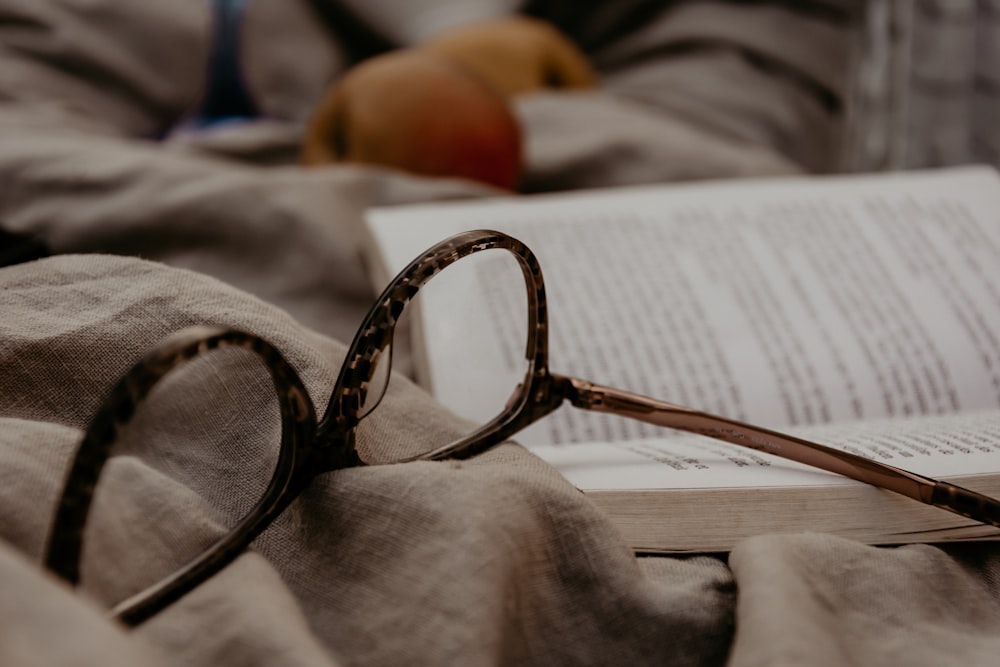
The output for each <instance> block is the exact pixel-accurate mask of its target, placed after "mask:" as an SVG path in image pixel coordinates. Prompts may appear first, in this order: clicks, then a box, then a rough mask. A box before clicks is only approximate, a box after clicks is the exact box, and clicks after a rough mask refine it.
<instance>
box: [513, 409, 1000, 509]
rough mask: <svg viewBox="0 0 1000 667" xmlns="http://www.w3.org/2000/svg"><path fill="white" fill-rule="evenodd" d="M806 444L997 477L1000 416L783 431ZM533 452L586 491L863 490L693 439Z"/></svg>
mask: <svg viewBox="0 0 1000 667" xmlns="http://www.w3.org/2000/svg"><path fill="white" fill-rule="evenodd" d="M788 432H789V433H791V434H793V435H797V436H799V437H801V438H805V439H807V440H811V441H815V442H821V443H823V444H825V445H829V446H831V447H835V448H838V449H842V450H846V451H849V452H852V453H854V454H858V455H859V456H864V457H866V458H870V459H875V460H876V461H881V462H883V463H887V464H889V465H892V466H895V467H897V468H903V469H904V470H908V471H911V472H915V473H918V474H922V475H926V476H928V477H933V478H936V479H940V478H953V479H956V480H957V481H959V483H961V481H960V478H962V477H965V476H970V475H977V474H990V473H992V474H996V473H998V472H1000V411H997V410H987V411H977V412H967V413H962V414H957V415H954V414H953V415H943V416H930V417H918V418H914V419H906V420H899V419H876V420H871V421H865V422H844V423H839V424H823V425H814V426H804V427H797V428H792V429H788ZM532 451H533V452H534V453H535V454H537V455H538V456H540V457H541V458H543V459H545V460H546V461H548V462H549V463H551V464H552V465H553V466H554V467H555V468H556V469H557V470H559V472H560V473H562V474H563V476H565V477H566V478H567V479H568V480H569V481H570V482H571V483H572V484H573V485H575V486H576V487H577V488H580V489H583V490H585V491H600V490H617V491H625V490H639V489H686V488H736V487H750V488H753V487H775V486H782V487H787V486H812V485H823V484H837V485H851V484H862V482H857V481H854V480H852V479H849V478H847V477H843V476H841V475H837V474H834V473H831V472H826V471H824V470H819V469H817V468H811V467H809V466H806V465H802V464H800V463H796V462H794V461H788V460H785V459H781V458H778V457H776V456H772V455H770V454H767V453H765V452H759V451H755V450H752V449H747V448H742V447H737V446H736V445H731V444H729V443H726V442H720V441H717V440H712V439H710V438H705V437H701V436H696V435H683V436H677V437H671V438H660V439H650V440H632V441H626V442H617V443H570V444H565V445H538V446H535V447H533V448H532Z"/></svg>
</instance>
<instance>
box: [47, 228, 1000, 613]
mask: <svg viewBox="0 0 1000 667" xmlns="http://www.w3.org/2000/svg"><path fill="white" fill-rule="evenodd" d="M488 250H502V251H507V252H508V253H510V255H513V257H514V259H515V260H516V264H517V266H518V267H519V269H520V271H519V275H520V277H519V278H518V281H519V280H520V279H521V278H523V281H524V286H525V288H526V290H525V292H524V294H525V297H526V299H525V302H526V306H527V308H526V311H527V324H526V327H525V328H526V339H525V347H524V361H526V364H525V365H524V367H523V369H524V372H523V375H521V376H520V378H519V381H517V382H515V384H516V387H515V388H514V392H513V394H511V396H510V398H509V399H508V400H507V401H506V403H505V404H503V405H502V406H500V405H498V406H497V407H498V408H499V409H500V412H499V414H498V415H497V416H495V417H494V418H492V419H490V420H488V421H487V422H486V423H485V425H482V426H480V427H478V428H475V429H473V430H472V431H471V433H469V434H468V435H466V436H464V437H461V438H459V439H457V440H455V441H453V442H448V443H443V444H442V445H441V446H436V447H434V448H430V449H429V450H428V451H424V452H421V453H419V454H417V455H415V456H407V457H405V458H395V459H391V460H389V461H378V462H387V463H402V462H406V461H414V460H439V459H449V458H467V457H471V456H475V455H477V454H480V453H482V452H484V451H486V450H488V449H490V448H491V447H493V446H495V445H496V444H498V443H500V442H503V441H504V440H507V439H509V438H510V437H512V436H513V435H515V434H516V433H518V432H519V431H522V430H523V429H525V428H526V427H527V426H529V425H531V424H533V423H535V422H537V421H538V420H540V419H541V418H542V417H545V416H546V415H548V414H549V413H551V412H552V411H554V410H555V409H556V408H557V407H559V406H560V405H561V404H562V403H563V402H565V401H569V402H570V403H571V404H572V405H573V406H575V407H578V408H582V409H584V410H590V411H596V412H603V413H610V414H614V415H619V416H623V417H630V418H632V419H635V420H639V421H641V422H646V423H649V424H653V425H656V426H664V427H669V428H673V429H679V430H682V431H688V432H693V433H699V434H702V435H705V436H709V437H711V438H716V439H719V440H723V441H726V442H730V443H733V444H735V445H739V446H742V447H748V448H751V449H755V450H760V451H764V452H768V453H770V454H774V455H776V456H779V457H783V458H786V459H790V460H793V461H798V462H800V463H804V464H806V465H810V466H814V467H816V468H821V469H823V470H827V471H830V472H834V473H838V474H840V475H845V476H847V477H850V478H853V479H855V480H859V481H862V482H867V483H869V484H873V485H875V486H878V487H881V488H884V489H888V490H891V491H895V492H896V493H900V494H902V495H904V496H907V497H909V498H912V499H914V500H918V501H920V502H922V503H927V504H930V505H935V506H937V507H940V508H943V509H946V510H949V511H951V512H955V513H957V514H961V515H963V516H966V517H969V518H972V519H974V520H976V521H980V522H983V523H986V524H991V525H994V526H998V527H1000V501H997V500H994V499H992V498H989V497H987V496H984V495H982V494H979V493H976V492H974V491H970V490H967V489H964V488H961V487H958V486H955V485H953V484H950V483H947V482H941V481H937V480H934V479H931V478H928V477H924V476H921V475H917V474H914V473H911V472H907V471H905V470H901V469H898V468H895V467H892V466H889V465H885V464H883V463H879V462H877V461H874V460H870V459H867V458H864V457H862V456H858V455H855V454H851V453H848V452H844V451H840V450H837V449H833V448H830V447H827V446H824V445H821V444H817V443H814V442H809V441H807V440H803V439H800V438H796V437H792V436H789V435H783V434H781V433H777V432H775V431H771V430H768V429H763V428H759V427H756V426H751V425H749V424H745V423H742V422H738V421H734V420H730V419H727V418H724V417H719V416H715V415H711V414H708V413H705V412H700V411H698V410H693V409H691V408H687V407H682V406H680V405H675V404H672V403H666V402H663V401H659V400H655V399H652V398H648V397H645V396H641V395H639V394H635V393H631V392H628V391H622V390H619V389H613V388H611V387H606V386H602V385H598V384H595V383H592V382H588V381H586V380H581V379H578V378H575V377H569V376H564V375H557V374H555V373H552V372H551V371H550V370H549V364H548V357H549V355H548V322H547V308H546V299H545V289H544V285H543V282H542V272H541V268H540V267H539V265H538V261H537V260H536V258H535V256H534V254H533V253H532V252H531V251H530V250H529V249H528V247H527V246H525V245H524V244H523V243H521V242H520V241H518V240H517V239H514V238H512V237H510V236H507V235H506V234H502V233H500V232H495V231H474V232H465V233H462V234H459V235H457V236H454V237H452V238H450V239H447V240H445V241H443V242H441V243H438V244H437V245H435V246H433V247H432V248H430V249H429V250H427V251H426V252H425V253H423V254H422V255H421V256H419V257H418V258H417V259H415V260H414V261H413V262H411V263H410V264H409V265H408V266H407V267H406V268H405V269H404V270H403V271H402V272H401V273H400V274H399V275H398V276H397V277H396V278H395V279H394V280H393V281H392V282H391V283H390V284H389V286H388V287H386V288H385V290H384V291H383V292H382V294H381V296H380V297H379V298H378V300H377V301H376V303H375V305H374V306H373V307H372V308H371V310H370V311H369V312H368V315H367V316H366V318H365V320H364V322H363V324H362V325H361V327H360V329H359V330H358V332H357V334H356V335H355V337H354V340H353V342H352V343H351V345H350V347H349V349H348V352H347V356H346V359H345V361H344V363H343V365H342V367H341V370H340V373H339V376H338V377H337V381H336V384H335V385H334V388H333V392H332V394H331V396H330V401H329V404H328V408H327V410H326V413H325V414H324V415H323V417H322V419H319V420H318V421H317V418H316V410H315V408H314V407H313V402H312V400H311V399H310V397H309V394H308V393H307V391H306V388H305V385H304V383H303V381H302V379H301V378H300V377H299V375H298V374H297V373H296V371H295V369H294V368H292V366H291V365H290V364H289V363H288V362H287V361H286V360H285V358H284V357H283V356H282V354H281V353H280V352H279V351H278V350H277V349H276V348H275V347H274V346H272V345H271V344H270V343H268V342H267V341H265V340H263V339H261V338H260V337H257V336H255V335H252V334H249V333H245V332H241V331H235V330H230V329H218V328H210V327H205V326H197V327H192V328H188V329H184V330H182V331H179V332H177V333H176V334H174V335H172V336H170V337H168V338H167V339H165V340H164V341H163V342H162V343H161V344H159V345H158V346H157V347H156V348H154V349H153V350H151V351H150V352H149V353H148V354H146V356H145V357H144V358H143V359H141V360H140V361H139V362H138V363H137V364H136V365H135V366H133V367H132V368H131V370H129V371H128V372H127V373H126V374H125V376H124V377H123V378H122V379H121V380H120V381H119V382H118V384H117V385H116V386H115V387H114V388H113V389H112V391H111V392H110V394H109V395H108V397H107V398H106V399H105V401H104V402H103V404H102V405H101V407H100V408H99V409H98V411H97V413H96V414H95V416H94V418H93V419H92V421H91V422H90V424H89V426H88V427H87V429H86V431H85V433H84V437H83V440H82V442H81V444H80V447H79V449H78V450H77V452H76V454H75V457H74V459H73V461H72V463H71V466H70V469H69V472H68V474H67V477H66V482H65V484H64V487H63V491H62V495H61V497H60V500H59V502H58V504H57V508H56V513H55V518H54V521H53V524H52V528H51V532H50V536H49V541H48V544H47V549H46V556H45V560H46V566H47V567H48V568H49V569H50V570H52V571H53V572H54V573H56V574H57V575H58V576H60V577H62V578H63V579H65V580H66V581H68V582H70V583H71V584H73V585H76V584H78V583H79V580H80V556H81V552H82V549H83V540H84V527H85V525H86V523H87V519H88V514H89V511H90V507H91V504H92V500H93V497H94V491H95V487H96V485H97V482H98V479H99V476H100V474H101V470H102V468H103V467H104V465H105V463H106V462H107V461H108V459H109V457H110V454H111V451H112V449H113V446H114V445H115V442H116V438H117V437H118V434H119V433H120V432H121V430H122V429H123V427H124V426H125V425H126V424H127V423H128V422H129V421H130V420H131V419H132V418H133V415H134V414H135V413H136V410H137V408H138V407H139V405H140V404H141V403H142V402H143V401H144V399H146V398H147V396H148V395H149V394H150V392H151V391H152V389H153V387H154V385H156V384H157V383H158V382H159V381H160V380H161V379H162V378H164V376H166V375H167V374H168V373H170V372H171V371H172V370H174V369H176V368H178V367H180V366H182V365H183V364H185V363H186V362H189V361H192V360H194V359H196V358H200V357H202V356H203V355H207V354H209V353H210V352H212V351H215V350H222V349H225V348H239V349H243V350H247V351H250V352H252V353H254V354H255V355H256V357H257V358H259V360H260V361H261V362H262V363H263V365H264V366H265V367H266V369H267V371H268V372H269V375H270V379H271V382H272V383H273V386H274V390H275V393H276V396H277V404H278V407H279V410H280V423H281V436H280V448H279V450H278V454H277V461H276V463H275V466H274V470H273V473H272V475H271V479H270V482H269V483H268V484H267V486H266V488H265V489H264V491H263V493H262V494H261V496H260V498H259V500H257V501H256V503H255V504H253V506H252V507H251V509H250V510H249V511H248V512H247V513H246V515H245V516H244V518H242V519H241V520H239V521H238V522H237V523H236V525H235V526H233V527H232V528H231V529H230V530H229V532H228V533H227V534H226V535H225V536H224V537H223V538H222V539H220V540H218V541H217V542H216V543H214V544H212V545H211V546H209V547H208V548H207V549H205V550H204V551H203V552H202V553H201V554H200V555H198V556H197V557H195V558H194V559H193V560H191V561H189V562H188V563H187V564H186V565H185V566H183V567H182V568H180V569H179V570H177V571H176V572H174V573H173V574H170V575H169V576H167V577H165V578H163V579H162V580H160V581H159V582H157V583H155V584H153V585H152V586H150V587H148V588H146V589H145V590H143V591H141V592H139V593H138V594H135V595H133V596H131V597H129V598H128V599H126V600H124V601H122V602H120V603H118V604H117V605H116V606H115V607H114V608H113V610H112V612H111V613H112V615H113V616H115V617H117V618H118V619H119V620H121V621H122V622H124V623H126V624H128V625H137V624H139V623H141V622H143V621H144V620H146V619H148V618H150V617H151V616H153V615H154V614H156V613H157V612H159V611H161V610H162V609H164V608H166V607H167V606H169V605H170V604H171V603H173V602H174V601H176V600H178V599H179V598H180V597H182V596H183V595H185V594H186V593H188V592H190V591H191V590H193V589H194V588H195V587H197V586H198V585H199V584H201V583H203V582H204V581H205V580H206V579H208V578H209V577H211V576H212V575H213V574H215V573H217V572H218V571H220V570H221V569H222V568H224V567H225V566H226V565H227V564H229V563H230V562H232V561H233V560H234V559H235V558H236V557H237V556H238V555H239V554H240V553H241V552H242V551H244V550H245V549H246V548H247V547H248V545H249V544H250V543H251V542H252V541H253V540H254V539H255V538H256V537H257V536H258V535H260V533H261V532H262V531H264V530H265V529H266V528H267V527H268V526H269V525H270V524H271V523H272V522H273V521H274V520H275V519H276V518H277V517H278V516H279V515H281V513H282V512H283V511H284V510H285V509H286V508H287V507H288V505H289V504H290V503H291V502H292V501H293V500H294V499H295V498H296V497H298V495H299V494H300V493H301V492H302V491H303V489H305V487H306V486H307V485H308V484H309V482H310V481H311V480H312V479H313V478H315V477H316V476H317V475H320V474H322V473H324V472H329V471H333V470H340V469H344V468H350V467H354V466H363V465H370V464H373V463H375V462H376V461H374V460H373V457H372V456H369V455H367V454H366V452H364V451H359V446H358V443H359V439H358V438H357V437H356V436H357V431H358V428H359V426H360V425H361V424H363V420H365V418H366V417H367V416H368V415H369V414H371V412H372V410H373V409H374V408H375V407H376V406H377V405H378V404H379V402H380V401H381V400H382V397H383V396H384V395H385V392H386V388H387V386H388V384H389V378H390V367H391V363H392V341H393V334H394V331H395V329H396V327H397V323H398V322H399V319H400V317H401V315H402V314H403V311H404V309H406V307H407V304H409V303H410V302H411V301H412V300H413V299H414V297H415V296H416V295H417V292H418V291H419V290H420V289H421V288H422V287H423V286H424V285H425V284H426V283H427V282H428V281H430V280H431V279H432V278H433V277H434V276H436V275H437V274H438V273H439V272H441V271H442V270H444V269H445V268H447V267H448V266H450V265H451V264H454V263H455V262H457V261H458V260H460V259H463V258H465V257H469V256H471V255H474V254H478V253H482V252H484V251H488ZM501 254H503V253H501ZM514 287H515V288H516V287H517V286H516V285H515V286H514ZM517 291H518V293H520V290H519V288H518V289H517Z"/></svg>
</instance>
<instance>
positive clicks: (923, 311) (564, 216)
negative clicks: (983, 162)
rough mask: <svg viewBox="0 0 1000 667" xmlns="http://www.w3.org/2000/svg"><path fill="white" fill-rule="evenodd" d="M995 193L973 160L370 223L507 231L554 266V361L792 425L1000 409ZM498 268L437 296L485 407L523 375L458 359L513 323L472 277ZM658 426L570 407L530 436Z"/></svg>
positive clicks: (396, 236)
mask: <svg viewBox="0 0 1000 667" xmlns="http://www.w3.org/2000/svg"><path fill="white" fill-rule="evenodd" d="M997 210H1000V181H998V179H997V177H996V175H995V173H994V172H992V171H989V170H985V169H982V170H979V169H965V170H951V171H942V172H928V173H916V174H908V175H895V176H885V175H883V176H871V177H850V178H848V177H844V178H830V179H795V180H780V181H774V182H768V181H762V182H757V183H754V182H749V183H748V182H742V183H727V184H704V185H688V186H679V187H659V188H640V189H627V190H620V191H609V192H607V193H596V194H578V195H565V196H547V197H534V198H521V199H517V200H509V201H498V202H495V203H489V204H472V205H469V204H464V205H463V204H459V205H453V206H452V205H444V206H433V207H423V208H420V207H417V208H410V209H402V210H399V211H395V212H393V211H388V212H386V213H385V214H382V213H381V212H380V213H378V214H377V215H375V216H374V217H373V222H372V225H373V226H372V229H373V232H374V233H375V235H376V236H377V237H379V238H381V239H382V240H381V241H380V243H381V244H382V246H383V252H384V253H385V254H384V257H383V259H384V261H385V262H386V263H387V264H388V265H389V266H394V268H401V266H403V265H404V264H405V263H406V262H407V261H409V259H412V257H413V256H414V255H416V254H417V253H418V252H419V251H420V250H421V249H423V247H426V246H429V245H430V244H431V243H433V242H434V241H437V240H440V239H442V238H444V237H446V236H448V235H449V234H451V233H455V232H458V231H461V230H464V229H474V228H493V229H498V230H500V231H505V232H507V233H510V234H512V235H514V236H516V237H518V238H519V239H521V240H522V241H524V242H525V243H526V244H527V245H528V246H529V247H531V248H532V249H533V250H534V251H535V253H536V254H537V256H538V258H539V261H540V263H541V266H542V270H543V272H544V276H545V285H546V289H547V293H548V302H549V321H550V347H551V368H552V370H553V371H554V372H557V373H563V374H569V375H575V376H578V377H583V378H585V379H587V380H591V381H595V382H599V383H602V384H607V385H611V386H614V387H619V388H622V389H627V390H630V391H635V392H639V393H643V394H646V395H649V396H653V397H655V398H660V399H663V400H666V401H670V402H673V403H680V404H683V405H688V406H691V407H695V408H697V409H700V410H704V411H708V412H713V413H717V414H721V415H724V416H727V417H730V418H734V419H739V420H743V421H750V422H754V423H758V424H760V425H763V426H768V427H772V428H779V429H784V428H788V427H795V426H800V425H807V424H822V423H830V422H835V421H843V420H861V419H871V418H880V417H911V416H919V415H936V414H946V413H953V412H957V411H961V410H971V409H981V408H991V407H997V406H1000V341H998V336H1000V220H998V218H997V217H996V215H995V211H997ZM404 257H405V259H403V258H404ZM461 263H462V262H459V264H461ZM456 266H457V265H456ZM493 270H494V269H492V268H491V264H490V263H483V267H482V268H481V269H476V272H477V273H478V277H477V279H476V280H471V279H464V280H462V281H461V282H462V284H463V285H464V288H463V289H465V290H466V293H465V294H464V295H462V297H461V299H456V298H452V297H447V296H446V297H441V298H440V299H438V300H437V301H433V300H432V301H428V302H426V303H425V304H424V306H426V307H425V309H424V311H423V315H424V322H423V331H422V333H423V339H424V343H423V344H424V345H425V346H426V353H427V359H428V367H429V369H430V376H431V378H432V379H431V383H432V385H433V386H432V390H433V391H434V393H435V394H436V395H437V396H438V397H439V398H440V399H441V400H442V401H443V402H444V403H445V404H447V405H449V406H450V407H452V408H453V409H454V410H456V411H457V412H459V413H460V414H463V415H466V416H469V417H470V418H472V419H482V418H483V417H489V416H492V415H493V414H496V413H497V412H498V411H499V409H500V407H502V405H496V406H494V405H490V407H488V408H484V407H482V405H480V406H474V405H471V401H470V400H469V397H470V395H471V394H472V393H476V392H470V391H469V389H468V388H469V387H482V386H486V385H490V384H497V383H498V378H503V379H502V380H499V383H500V384H503V385H504V388H503V389H502V390H498V394H497V396H498V397H499V398H496V397H494V398H489V399H488V401H489V402H491V403H496V401H503V400H504V398H505V397H506V396H508V395H509V394H510V391H511V389H512V388H513V387H514V386H515V385H516V383H517V378H518V375H517V373H518V372H519V371H518V369H516V368H506V367H505V362H504V361H503V359H504V358H506V357H509V356H510V355H509V354H508V355H506V357H504V355H500V354H497V355H496V361H495V363H493V362H491V363H490V364H482V363H480V364H479V365H478V367H477V368H476V369H475V372H474V373H470V372H469V371H470V368H471V365H470V364H464V363H456V359H460V358H461V357H462V354H463V353H462V352H461V350H460V349H459V348H460V347H461V341H463V340H465V341H476V342H478V343H479V344H481V345H482V347H487V348H490V347H496V346H500V347H502V346H503V345H504V343H501V342H486V343H485V344H484V341H488V339H491V338H496V337H498V336H501V335H502V330H503V329H505V327H506V328H507V329H510V328H511V327H509V326H506V324H507V323H509V321H510V320H511V318H512V317H514V316H515V315H514V313H513V312H511V311H510V310H505V308H504V303H505V302H507V301H509V299H503V298H497V297H496V296H495V295H492V296H491V295H489V294H487V293H486V292H485V291H480V292H476V291H475V288H474V285H475V284H480V285H496V284H498V283H502V284H508V283H509V282H511V279H510V278H508V277H507V276H508V275H509V274H506V273H504V274H502V275H501V274H498V273H497V274H493V273H490V272H491V271H493ZM448 271H451V269H448V270H446V272H445V273H447V272H448ZM442 275H444V274H442ZM437 280H439V279H438V278H435V279H434V281H432V282H435V281H437ZM515 282H516V281H515ZM516 289H517V288H515V290H516ZM515 301H516V300H515ZM456 303H462V304H469V305H470V307H469V308H465V307H464V306H461V307H456ZM471 311H477V313H478V314H474V313H472V312H471ZM513 328H514V329H516V327H513ZM441 330H445V331H448V332H451V333H450V334H449V335H448V336H444V335H442V334H441V333H440V331H441ZM456 331H461V332H462V333H460V334H457V335H456V333H455V332H456ZM515 336H516V334H515ZM442 341H444V343H445V344H441V342H442ZM518 344H523V341H515V342H514V343H513V345H514V346H516V345H518ZM509 346H510V344H508V347H509ZM469 354H470V358H474V359H477V360H480V361H481V360H482V356H483V353H482V352H481V351H475V352H470V353H469ZM508 365H509V364H508ZM484 366H485V367H484ZM449 376H453V377H449ZM449 387H451V389H449ZM477 410H478V411H479V412H477ZM482 410H485V411H486V412H485V413H484V412H482ZM486 413H488V414H486ZM660 433H662V431H661V430H659V429H657V428H655V427H648V426H646V425H643V424H638V423H635V422H631V421H629V420H624V419H618V418H615V417H609V416H598V415H588V414H584V413H583V412H582V411H579V410H571V409H569V408H564V409H562V410H559V411H557V412H556V413H555V414H553V415H551V416H549V417H547V418H546V419H545V420H543V422H542V423H540V424H539V425H538V426H536V427H534V428H533V429H531V431H530V432H528V433H526V434H524V437H521V438H519V439H521V440H522V441H525V442H526V443H532V442H557V443H558V442H570V441H573V442H579V441H616V440H630V439H641V438H650V437H655V436H657V435H658V434H660Z"/></svg>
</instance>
